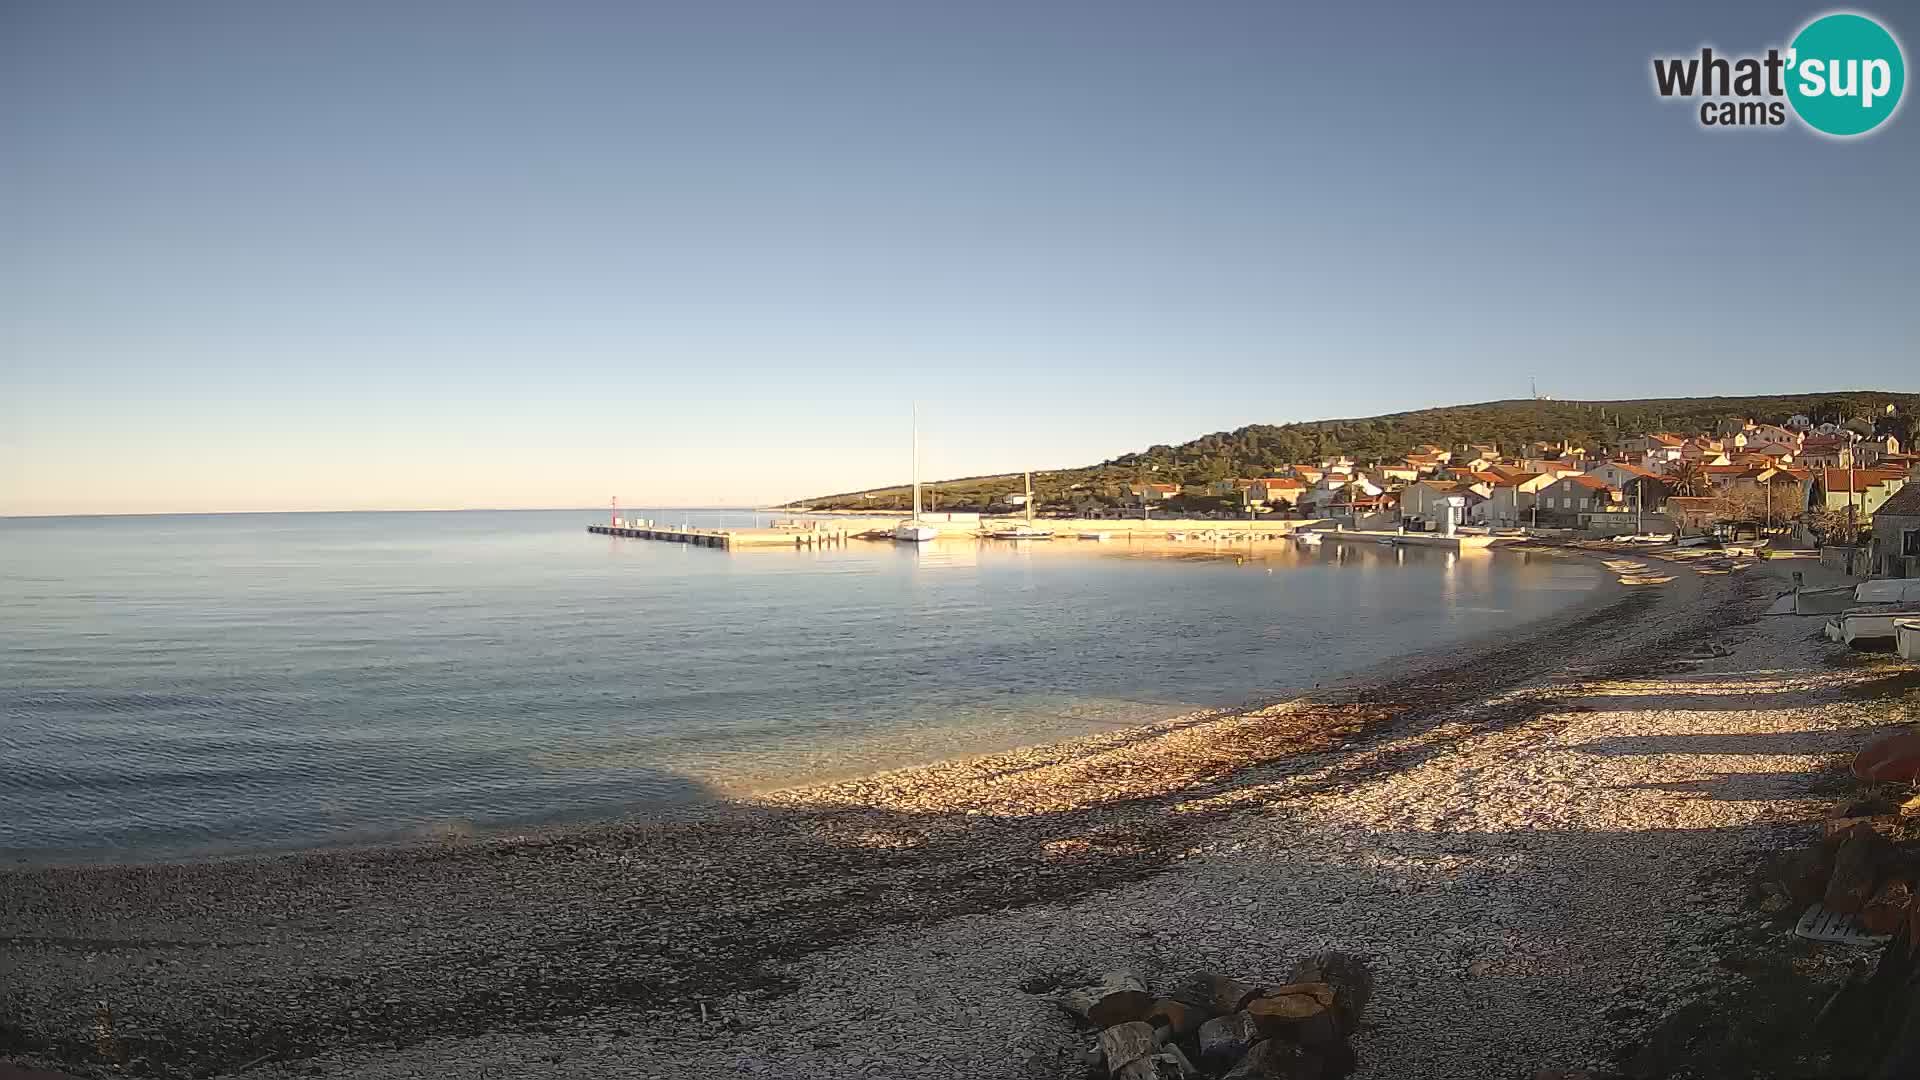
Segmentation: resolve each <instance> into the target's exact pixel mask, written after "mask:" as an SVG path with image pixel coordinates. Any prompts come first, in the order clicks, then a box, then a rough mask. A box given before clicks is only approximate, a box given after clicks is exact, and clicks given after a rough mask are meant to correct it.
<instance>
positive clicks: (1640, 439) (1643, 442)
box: [1620, 431, 1687, 458]
mask: <svg viewBox="0 0 1920 1080" xmlns="http://www.w3.org/2000/svg"><path fill="white" fill-rule="evenodd" d="M1686 442H1687V440H1685V439H1683V438H1681V437H1680V436H1678V435H1675V434H1673V433H1672V432H1669V431H1660V432H1655V433H1654V434H1652V435H1633V436H1629V437H1628V438H1625V439H1621V440H1620V451H1621V452H1622V453H1624V454H1627V455H1629V456H1631V457H1635V458H1644V457H1646V456H1647V455H1648V454H1649V453H1651V452H1653V451H1654V450H1656V449H1662V448H1670V449H1674V450H1678V449H1679V448H1680V447H1682V446H1684V445H1686Z"/></svg>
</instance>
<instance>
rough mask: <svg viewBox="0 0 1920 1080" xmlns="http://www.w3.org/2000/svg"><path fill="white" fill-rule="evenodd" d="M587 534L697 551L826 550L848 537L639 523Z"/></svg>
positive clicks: (591, 529) (840, 532)
mask: <svg viewBox="0 0 1920 1080" xmlns="http://www.w3.org/2000/svg"><path fill="white" fill-rule="evenodd" d="M587 531H588V532H590V533H598V534H600V535H601V536H624V537H627V538H628V539H632V540H664V541H666V542H668V543H672V544H696V545H699V546H700V547H717V548H727V549H732V548H737V547H795V548H805V547H825V546H827V545H829V544H844V543H846V542H847V533H846V532H845V531H844V530H839V529H692V528H673V527H671V526H665V525H643V524H640V523H638V522H633V523H625V524H619V525H589V526H587Z"/></svg>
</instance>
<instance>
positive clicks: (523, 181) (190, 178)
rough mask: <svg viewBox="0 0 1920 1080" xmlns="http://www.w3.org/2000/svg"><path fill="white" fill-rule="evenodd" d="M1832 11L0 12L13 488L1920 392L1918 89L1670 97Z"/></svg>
mask: <svg viewBox="0 0 1920 1080" xmlns="http://www.w3.org/2000/svg"><path fill="white" fill-rule="evenodd" d="M1825 10H1828V9H1827V8H1826V7H1824V6H1817V5H1806V4H1779V3H1769V2H1764V0H1754V2H1748V0H1739V2H1729V3H1717V4H1707V3H1701V4H1688V3H1673V2H1650V3H1637V2H1623V3H1613V4H1605V5H1599V4H1595V5H1573V4H1543V3H1538V2H1537V0H1529V2H1514V3H1495V2H1476V3H1474V4H1455V5H1446V4H1433V3H1430V2H1410V3H1401V4H1390V3H1368V2H1354V3H1328V4H1324V5H1306V4H1282V3H1278V2H1269V3H1231V2H1208V0H1200V2H1195V3H1168V2H1158V3H1135V2H1131V0H1097V2H1087V3H1077V2H1076V3H1066V2H1048V0H1020V2H1007V3H1001V2H997V0H968V2H966V3H954V2H945V3H931V2H918V0H875V2H838V0H808V2H805V3H793V2H791V0H779V2H772V3H764V4H762V3H736V2H731V0H702V2H700V3H678V4H653V3H645V2H641V0H622V2H618V3H592V2H581V0H557V2H556V0H546V2H526V3H500V2H489V0H461V2H450V3H436V2H400V3H394V2H384V0H383V2H377V3H376V2H359V0H334V2H329V3H325V4H301V5H293V4H259V3H254V2H236V3H206V2H194V0H175V2H169V3H160V4H154V3H145V2H127V3H113V2H107V0H100V2H81V3H73V2H68V0H45V2H22V0H0V515H6V514H50V513H136V512H174V511H178V512H194V511H223V510H271V509H390V508H428V507H431V508H451V507H518V506H594V505H604V503H605V502H606V500H607V499H608V498H609V497H610V496H614V495H617V496H619V497H620V499H621V501H622V503H623V504H626V505H723V504H725V505H741V504H748V503H764V502H771V501H776V500H784V499H790V498H797V497H803V496H806V495H809V494H821V493H826V492H833V491H843V490H850V489H858V488H862V487H867V486H873V485H879V484H884V483H896V482H900V481H903V480H904V479H905V478H906V475H907V471H908V445H909V436H908V430H909V423H910V420H909V417H910V410H911V408H912V403H914V402H916V401H917V402H918V403H919V408H920V415H921V439H922V444H923V447H924V450H923V453H924V462H925V472H926V475H927V476H928V477H929V478H932V477H939V476H963V475H976V474H982V473H990V472H1001V471H1009V470H1018V469H1021V468H1034V469H1045V468H1049V467H1065V466H1072V465H1081V464H1088V463H1092V462H1095V461H1099V460H1104V459H1106V458H1109V457H1112V456H1114V455H1117V454H1120V453H1124V452H1127V451H1130V450H1136V449H1141V448H1144V447H1146V446H1149V445H1152V444H1155V443H1177V442H1181V441H1184V440H1186V439H1189V438H1192V437H1195V436H1198V435H1201V434H1204V433H1207V432H1210V431H1216V430H1223V429H1228V428H1233V427H1237V426H1240V425H1243V424H1247V423H1255V422H1265V423H1283V422H1286V421H1290V420H1304V419H1317V418H1327V417H1339V416H1365V415H1371V414H1376V413H1381V412H1387V411H1393V410H1398V409H1406V408H1419V407H1425V406H1431V405H1440V404H1452V403H1460V402H1469V401H1485V400H1494V399H1501V398H1513V397H1524V396H1526V395H1527V394H1528V393H1529V392H1530V391H1529V386H1530V380H1535V379H1537V380H1538V385H1539V389H1540V391H1541V392H1542V393H1548V394H1552V395H1554V396H1556V397H1562V398H1620V397H1645V396H1667V395H1695V394H1723V393H1790V392H1797V391H1817V390H1834V389H1851V388H1872V389H1887V390H1905V391H1913V390H1920V304H1917V303H1916V302H1915V297H1916V295H1917V294H1920V289H1917V286H1920V262H1916V252H1917V251H1920V214H1917V213H1915V207H1916V197H1915V194H1914V193H1915V191H1916V190H1920V187H1916V180H1915V177H1916V176H1920V168H1917V166H1920V114H1916V113H1915V111H1914V108H1913V107H1912V106H1911V105H1910V104H1909V105H1908V106H1906V107H1904V108H1903V109H1902V111H1901V112H1900V113H1899V114H1898V115H1896V116H1895V117H1894V119H1893V120H1892V121H1891V122H1890V123H1889V124H1888V125H1886V126H1884V127H1883V128H1882V130H1880V131H1878V132H1876V133H1875V134H1873V135H1870V136H1868V137H1866V138H1864V139H1858V140H1852V141H1845V142H1842V141H1836V140H1830V139H1824V138H1821V137H1818V136H1816V135H1813V134H1811V133H1809V132H1807V131H1806V130H1804V129H1802V128H1798V127H1788V128H1786V129H1754V130H1736V131H1711V130H1706V129H1703V128H1702V127H1701V126H1700V125H1699V123H1698V121H1697V118H1696V116H1695V113H1694V110H1693V108H1692V107H1691V106H1689V105H1687V104H1684V103H1678V102H1671V101H1661V100H1659V99H1657V98H1656V96H1655V95H1654V93H1653V90H1652V87H1651V78H1650V74H1649V72H1650V63H1649V61H1650V59H1651V57H1653V56H1654V55H1684V54H1688V53H1697V51H1698V49H1699V47H1700V46H1701V45H1702V44H1711V45H1713V46H1715V47H1716V49H1721V50H1726V51H1733V52H1762V51H1764V50H1765V49H1766V48H1767V47H1768V46H1775V45H1784V44H1785V43H1786V42H1787V41H1788V40H1789V39H1790V38H1791V36H1792V34H1793V32H1794V31H1795V30H1797V29H1798V27H1799V26H1801V25H1802V24H1804V23H1805V22H1806V21H1807V20H1808V19H1809V18H1811V17H1812V16H1814V15H1816V14H1819V13H1821V12H1823V11H1825ZM1859 10H1863V11H1866V12H1869V13H1874V14H1880V15H1883V16H1885V20H1884V21H1886V22H1887V23H1888V24H1889V25H1890V26H1891V27H1892V29H1893V30H1894V32H1895V33H1896V34H1901V35H1903V36H1904V40H1905V41H1906V42H1907V54H1908V59H1909V61H1910V62H1911V61H1912V60H1913V59H1914V56H1915V45H1914V43H1915V42H1920V12H1916V11H1915V10H1914V9H1912V8H1910V7H1904V6H1892V5H1889V6H1888V7H1886V8H1885V9H1883V10H1878V11H1876V9H1874V8H1871V7H1868V8H1862V9H1859ZM1915 92H1920V91H1915Z"/></svg>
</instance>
